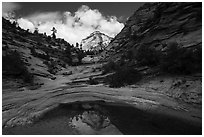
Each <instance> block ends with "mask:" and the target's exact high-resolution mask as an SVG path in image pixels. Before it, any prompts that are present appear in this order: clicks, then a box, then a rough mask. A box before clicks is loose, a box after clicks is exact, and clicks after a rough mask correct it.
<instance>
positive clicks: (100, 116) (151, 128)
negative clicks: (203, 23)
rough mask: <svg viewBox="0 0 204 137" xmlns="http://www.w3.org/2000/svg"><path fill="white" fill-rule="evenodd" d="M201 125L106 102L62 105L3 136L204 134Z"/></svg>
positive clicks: (4, 129)
mask: <svg viewBox="0 0 204 137" xmlns="http://www.w3.org/2000/svg"><path fill="white" fill-rule="evenodd" d="M201 127H202V125H196V124H193V123H192V122H188V121H183V120H181V119H178V118H174V117H171V116H167V115H162V114H155V113H150V112H146V111H142V110H139V109H136V108H135V107H132V106H129V105H127V104H118V103H106V102H103V101H92V102H75V103H72V104H60V105H59V107H57V108H55V109H54V110H51V111H49V112H48V113H46V114H45V115H44V116H43V117H42V118H41V119H40V120H38V121H36V122H35V123H33V124H32V125H26V126H18V127H12V128H3V134H11V135H15V134H21V135H22V134H27V135H36V134H37V135H66V134H72V135H75V134H79V135H89V134H94V135H97V134H100V135H102V134H104V135H120V134H128V135H130V134H145V135H151V134H165V135H169V134H202V130H201V129H202V128H201Z"/></svg>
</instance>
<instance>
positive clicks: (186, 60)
mask: <svg viewBox="0 0 204 137" xmlns="http://www.w3.org/2000/svg"><path fill="white" fill-rule="evenodd" d="M161 70H163V71H164V72H168V73H171V74H192V73H194V72H201V70H202V48H201V46H199V47H197V48H195V49H194V50H193V49H186V48H183V47H179V46H178V44H177V43H171V44H170V45H169V47H168V48H167V50H166V53H165V54H164V55H163V57H162V59H161Z"/></svg>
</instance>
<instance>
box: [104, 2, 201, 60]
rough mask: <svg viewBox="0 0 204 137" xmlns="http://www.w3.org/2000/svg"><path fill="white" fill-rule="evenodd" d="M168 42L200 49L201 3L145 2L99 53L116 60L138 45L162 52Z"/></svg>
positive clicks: (135, 49) (134, 49)
mask: <svg viewBox="0 0 204 137" xmlns="http://www.w3.org/2000/svg"><path fill="white" fill-rule="evenodd" d="M170 42H177V43H178V44H179V45H180V46H183V47H186V48H190V47H195V46H201V44H202V43H201V42H202V3H198V2H197V3H147V4H144V6H142V7H141V8H139V9H138V10H137V11H136V12H135V13H134V14H133V15H132V16H131V17H130V18H129V19H128V21H127V22H126V24H125V27H124V28H123V29H122V31H121V32H120V33H119V34H118V35H117V36H116V37H115V38H114V39H113V40H112V42H111V43H110V44H109V45H108V47H107V48H106V49H107V51H104V52H103V53H102V57H103V59H104V58H105V59H109V58H112V59H114V60H115V59H118V58H120V57H121V55H122V54H124V53H125V52H126V51H128V50H132V51H135V52H134V54H136V53H137V52H136V51H137V49H138V48H139V47H141V46H142V45H144V44H145V45H148V46H149V47H152V48H155V49H157V50H165V48H166V46H168V44H169V43H170Z"/></svg>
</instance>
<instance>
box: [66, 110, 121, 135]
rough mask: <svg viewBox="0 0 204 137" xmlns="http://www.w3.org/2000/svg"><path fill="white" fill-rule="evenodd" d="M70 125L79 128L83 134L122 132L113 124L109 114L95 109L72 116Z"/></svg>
mask: <svg viewBox="0 0 204 137" xmlns="http://www.w3.org/2000/svg"><path fill="white" fill-rule="evenodd" d="M69 126H72V127H73V128H75V129H77V130H78V131H79V132H80V133H81V134H121V132H120V131H119V130H118V129H117V128H116V127H115V126H114V125H112V124H111V122H110V120H109V118H108V116H106V115H104V114H101V113H100V112H99V111H94V110H89V111H84V112H83V113H82V114H78V115H75V116H74V117H72V118H70V119H69Z"/></svg>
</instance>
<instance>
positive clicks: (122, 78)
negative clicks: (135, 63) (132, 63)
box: [105, 67, 142, 88]
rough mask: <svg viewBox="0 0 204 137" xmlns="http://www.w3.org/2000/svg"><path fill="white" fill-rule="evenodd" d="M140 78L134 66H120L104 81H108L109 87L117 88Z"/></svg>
mask: <svg viewBox="0 0 204 137" xmlns="http://www.w3.org/2000/svg"><path fill="white" fill-rule="evenodd" d="M141 78H142V76H141V74H140V73H139V72H138V71H137V70H135V69H134V68H128V67H122V68H120V69H118V70H117V71H116V72H115V73H114V74H112V75H110V76H108V77H107V78H105V83H108V84H109V86H110V87H113V88H118V87H122V86H125V85H128V84H134V83H136V82H138V81H139V80H140V79H141Z"/></svg>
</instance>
